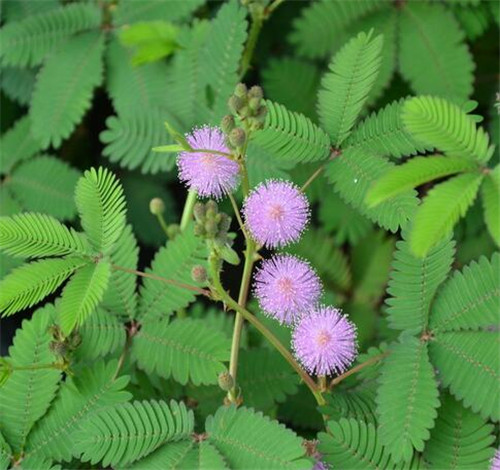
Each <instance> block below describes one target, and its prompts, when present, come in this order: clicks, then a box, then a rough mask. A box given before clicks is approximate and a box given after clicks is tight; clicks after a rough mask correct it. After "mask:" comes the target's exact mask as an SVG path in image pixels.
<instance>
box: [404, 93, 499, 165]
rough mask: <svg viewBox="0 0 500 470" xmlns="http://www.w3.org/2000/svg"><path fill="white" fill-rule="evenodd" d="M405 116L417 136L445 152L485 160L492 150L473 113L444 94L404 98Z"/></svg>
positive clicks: (405, 121) (407, 127)
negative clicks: (445, 97)
mask: <svg viewBox="0 0 500 470" xmlns="http://www.w3.org/2000/svg"><path fill="white" fill-rule="evenodd" d="M402 119H403V123H404V125H405V127H406V129H407V130H408V131H409V132H410V133H411V134H412V135H413V136H414V137H415V138H416V139H418V140H419V141H422V142H423V143H424V144H425V145H429V146H432V147H435V148H437V149H439V150H442V151H443V152H444V153H445V154H446V155H450V156H453V157H464V158H469V159H471V160H475V161H477V162H479V163H486V162H487V161H488V160H489V159H490V157H491V155H492V153H493V146H489V138H488V134H486V132H485V131H484V130H483V128H482V127H476V122H475V120H474V119H473V118H472V117H471V116H470V115H468V114H466V113H465V112H464V111H463V110H462V109H461V108H460V107H458V106H457V105H455V104H453V103H451V102H450V101H447V100H445V99H443V98H438V97H433V96H419V97H416V98H411V99H409V100H407V101H405V104H404V106H403V110H402Z"/></svg>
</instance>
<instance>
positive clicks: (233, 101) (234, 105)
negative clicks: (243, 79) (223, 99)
mask: <svg viewBox="0 0 500 470" xmlns="http://www.w3.org/2000/svg"><path fill="white" fill-rule="evenodd" d="M227 105H228V106H229V109H230V110H231V112H233V113H237V112H238V111H240V110H241V108H243V106H244V105H245V102H244V101H243V100H242V99H241V98H240V97H239V96H235V95H233V96H231V98H229V101H228V102H227Z"/></svg>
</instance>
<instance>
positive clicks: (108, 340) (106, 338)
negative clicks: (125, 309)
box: [75, 307, 127, 360]
mask: <svg viewBox="0 0 500 470" xmlns="http://www.w3.org/2000/svg"><path fill="white" fill-rule="evenodd" d="M78 334H79V335H80V337H81V343H80V345H79V346H78V349H77V350H76V353H75V355H76V357H77V358H78V359H83V360H95V359H97V358H99V357H104V356H106V355H108V354H113V353H114V352H116V351H119V350H121V349H123V347H124V346H125V340H126V336H127V334H126V331H125V325H123V323H121V322H120V320H118V318H117V317H116V316H115V315H113V314H112V313H111V312H109V311H107V310H105V309H103V308H100V307H97V309H96V311H95V312H94V313H93V314H92V315H90V317H89V318H88V319H87V321H86V322H85V323H84V324H83V325H82V326H81V327H80V328H79V329H78Z"/></svg>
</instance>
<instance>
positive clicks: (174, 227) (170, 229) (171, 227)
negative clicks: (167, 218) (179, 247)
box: [167, 224, 181, 240]
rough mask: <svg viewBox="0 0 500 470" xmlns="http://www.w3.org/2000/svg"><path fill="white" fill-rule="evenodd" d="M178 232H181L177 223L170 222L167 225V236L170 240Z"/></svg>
mask: <svg viewBox="0 0 500 470" xmlns="http://www.w3.org/2000/svg"><path fill="white" fill-rule="evenodd" d="M179 233H181V227H180V226H179V225H178V224H170V225H169V226H168V227H167V237H168V238H169V239H170V240H173V239H174V238H175V237H176V236H177V235H179Z"/></svg>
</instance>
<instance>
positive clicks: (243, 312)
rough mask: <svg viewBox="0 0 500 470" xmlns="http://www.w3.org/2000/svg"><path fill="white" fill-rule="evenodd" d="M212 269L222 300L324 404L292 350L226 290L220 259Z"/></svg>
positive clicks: (212, 263)
mask: <svg viewBox="0 0 500 470" xmlns="http://www.w3.org/2000/svg"><path fill="white" fill-rule="evenodd" d="M210 271H211V277H212V284H213V287H214V288H215V290H216V291H217V293H218V294H219V295H220V297H221V300H222V301H223V302H224V303H225V304H226V305H227V306H228V307H230V308H231V309H233V310H235V311H236V312H237V313H239V314H240V315H241V316H242V317H243V318H244V319H245V320H247V321H248V322H249V323H251V324H252V325H253V326H254V327H255V328H256V329H257V330H259V332H260V333H261V334H262V335H263V336H264V337H265V338H266V339H267V340H268V341H269V342H270V343H271V344H272V345H273V346H274V347H275V348H276V350H277V351H278V352H279V353H280V354H281V355H282V356H283V357H284V358H285V360H286V361H287V362H288V363H289V364H290V365H291V366H292V368H293V369H294V370H295V371H296V372H297V374H299V376H300V377H301V379H302V380H303V381H304V383H305V384H306V385H307V387H308V388H309V390H311V393H312V394H313V395H314V397H315V398H316V401H317V402H318V404H319V405H324V404H325V400H324V398H323V395H322V393H321V392H320V391H319V390H318V387H317V385H316V383H315V382H314V380H313V379H312V378H311V377H310V376H309V374H308V373H307V372H305V371H304V370H303V369H302V367H301V366H300V365H299V363H298V362H297V361H296V360H295V358H294V357H293V356H292V354H291V353H290V351H288V349H287V348H286V347H285V346H283V344H281V342H280V340H279V339H278V338H276V336H274V335H273V334H272V333H271V331H269V330H268V329H267V328H266V327H265V326H264V325H263V324H262V323H261V322H260V321H259V320H258V318H257V317H255V315H253V314H252V313H250V312H249V311H248V310H247V309H245V308H243V307H241V306H240V305H239V304H238V302H236V301H235V300H234V299H233V298H232V297H231V296H230V295H229V294H228V293H227V292H226V291H225V290H224V287H223V286H222V284H221V281H220V277H219V268H218V259H217V258H212V259H211V260H210Z"/></svg>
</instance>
